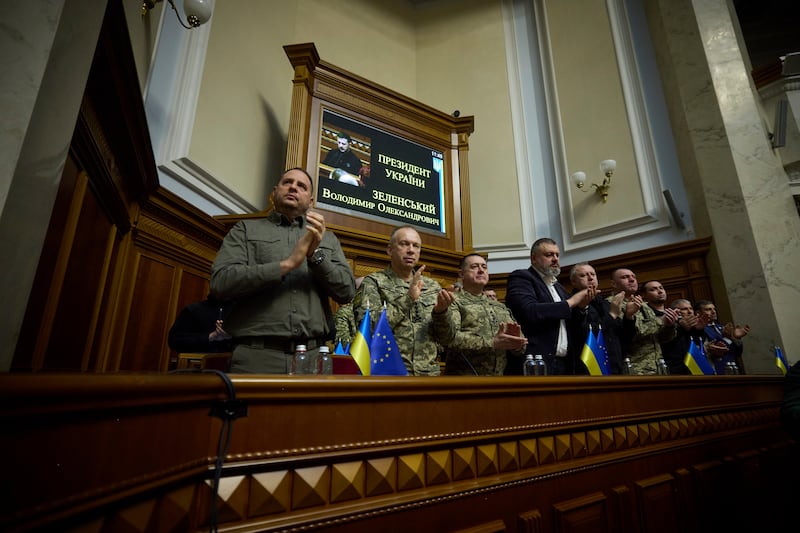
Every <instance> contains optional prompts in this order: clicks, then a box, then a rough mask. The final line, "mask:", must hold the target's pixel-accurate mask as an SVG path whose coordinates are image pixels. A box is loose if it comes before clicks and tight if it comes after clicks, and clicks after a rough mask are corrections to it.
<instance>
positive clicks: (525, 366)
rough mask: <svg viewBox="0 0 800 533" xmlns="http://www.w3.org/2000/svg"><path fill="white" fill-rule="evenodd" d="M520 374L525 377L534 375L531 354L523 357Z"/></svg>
mask: <svg viewBox="0 0 800 533" xmlns="http://www.w3.org/2000/svg"><path fill="white" fill-rule="evenodd" d="M522 374H523V375H525V376H535V375H536V361H534V359H533V354H532V353H529V354H526V355H525V362H523V363H522Z"/></svg>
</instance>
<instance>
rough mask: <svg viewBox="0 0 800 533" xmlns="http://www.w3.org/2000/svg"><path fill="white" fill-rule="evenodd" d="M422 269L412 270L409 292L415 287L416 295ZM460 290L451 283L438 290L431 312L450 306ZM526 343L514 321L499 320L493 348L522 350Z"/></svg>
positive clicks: (423, 266) (442, 311)
mask: <svg viewBox="0 0 800 533" xmlns="http://www.w3.org/2000/svg"><path fill="white" fill-rule="evenodd" d="M423 270H425V265H422V266H421V267H420V268H418V269H417V271H416V272H414V277H413V278H412V280H411V287H410V288H409V293H411V291H412V288H416V290H417V296H419V291H421V290H422V283H423V282H422V271H423ZM460 290H461V288H460V287H457V286H455V285H451V286H450V287H447V288H443V289H442V290H441V291H439V293H438V294H437V296H436V305H435V306H434V307H433V312H434V313H436V314H440V313H444V312H445V311H447V308H448V307H450V304H452V303H453V302H455V301H456V298H457V297H458V292H459V291H460ZM412 297H413V296H412ZM527 345H528V339H526V338H525V336H524V335H523V334H522V328H521V327H520V325H519V324H518V323H516V322H501V323H500V326H499V327H498V329H497V333H495V335H494V339H493V342H492V346H493V347H494V349H495V350H512V351H517V350H524V349H525V347H526V346H527Z"/></svg>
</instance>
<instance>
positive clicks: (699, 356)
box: [683, 340, 716, 376]
mask: <svg viewBox="0 0 800 533" xmlns="http://www.w3.org/2000/svg"><path fill="white" fill-rule="evenodd" d="M683 364H685V365H686V368H688V369H689V372H691V373H692V375H694V376H703V375H706V376H708V375H713V374H716V372H714V367H713V366H712V365H711V361H709V360H708V357H706V354H705V353H704V351H703V344H702V343H699V342H698V343H695V342H694V340H690V341H689V351H688V352H686V356H685V357H684V358H683Z"/></svg>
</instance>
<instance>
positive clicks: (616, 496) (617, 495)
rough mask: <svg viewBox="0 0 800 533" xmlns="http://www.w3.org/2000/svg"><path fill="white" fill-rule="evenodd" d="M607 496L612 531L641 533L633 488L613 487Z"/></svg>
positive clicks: (625, 486) (624, 486)
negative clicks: (639, 532)
mask: <svg viewBox="0 0 800 533" xmlns="http://www.w3.org/2000/svg"><path fill="white" fill-rule="evenodd" d="M607 494H608V501H609V519H610V522H611V524H612V526H611V530H612V531H626V532H628V533H637V532H638V531H640V529H639V514H638V509H637V508H636V505H635V503H634V495H633V492H632V491H631V488H630V487H629V486H627V485H617V486H612V487H610V488H609V489H608V490H607ZM682 531H685V530H682Z"/></svg>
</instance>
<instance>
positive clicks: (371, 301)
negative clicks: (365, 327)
mask: <svg viewBox="0 0 800 533" xmlns="http://www.w3.org/2000/svg"><path fill="white" fill-rule="evenodd" d="M421 249H422V239H421V238H420V236H419V233H417V230H415V229H414V228H412V227H411V226H402V227H399V228H396V229H395V230H394V231H393V232H392V236H391V238H390V239H389V245H388V246H387V247H386V253H387V254H389V257H390V258H391V263H390V264H389V266H388V267H387V268H386V269H385V270H381V271H379V272H373V273H372V274H369V275H368V276H366V277H365V278H364V281H363V282H362V283H361V287H360V288H359V289H358V291H357V292H356V297H355V299H354V300H353V314H354V316H355V319H356V324H361V321H362V319H363V318H364V315H365V314H366V312H367V308H369V309H371V313H370V319H371V329H372V330H373V331H374V329H375V325H376V324H377V322H378V319H379V318H380V314H381V310H382V308H383V305H386V316H387V318H388V320H389V325H390V326H391V328H392V333H394V338H395V340H396V341H397V347H398V348H399V349H400V353H401V354H402V356H403V363H404V364H405V366H406V369H407V370H408V374H409V375H412V376H438V375H439V362H438V360H437V357H438V346H437V344H436V342H435V340H434V338H433V335H432V325H431V322H432V320H433V318H432V311H433V306H434V305H435V304H436V295H437V294H438V293H439V291H440V290H441V289H442V287H441V285H439V283H438V282H437V281H436V280H434V279H431V278H429V277H423V275H422V273H423V272H424V271H425V265H422V266H420V267H419V268H416V269H415V267H416V266H417V263H418V262H419V255H420V251H421Z"/></svg>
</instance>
